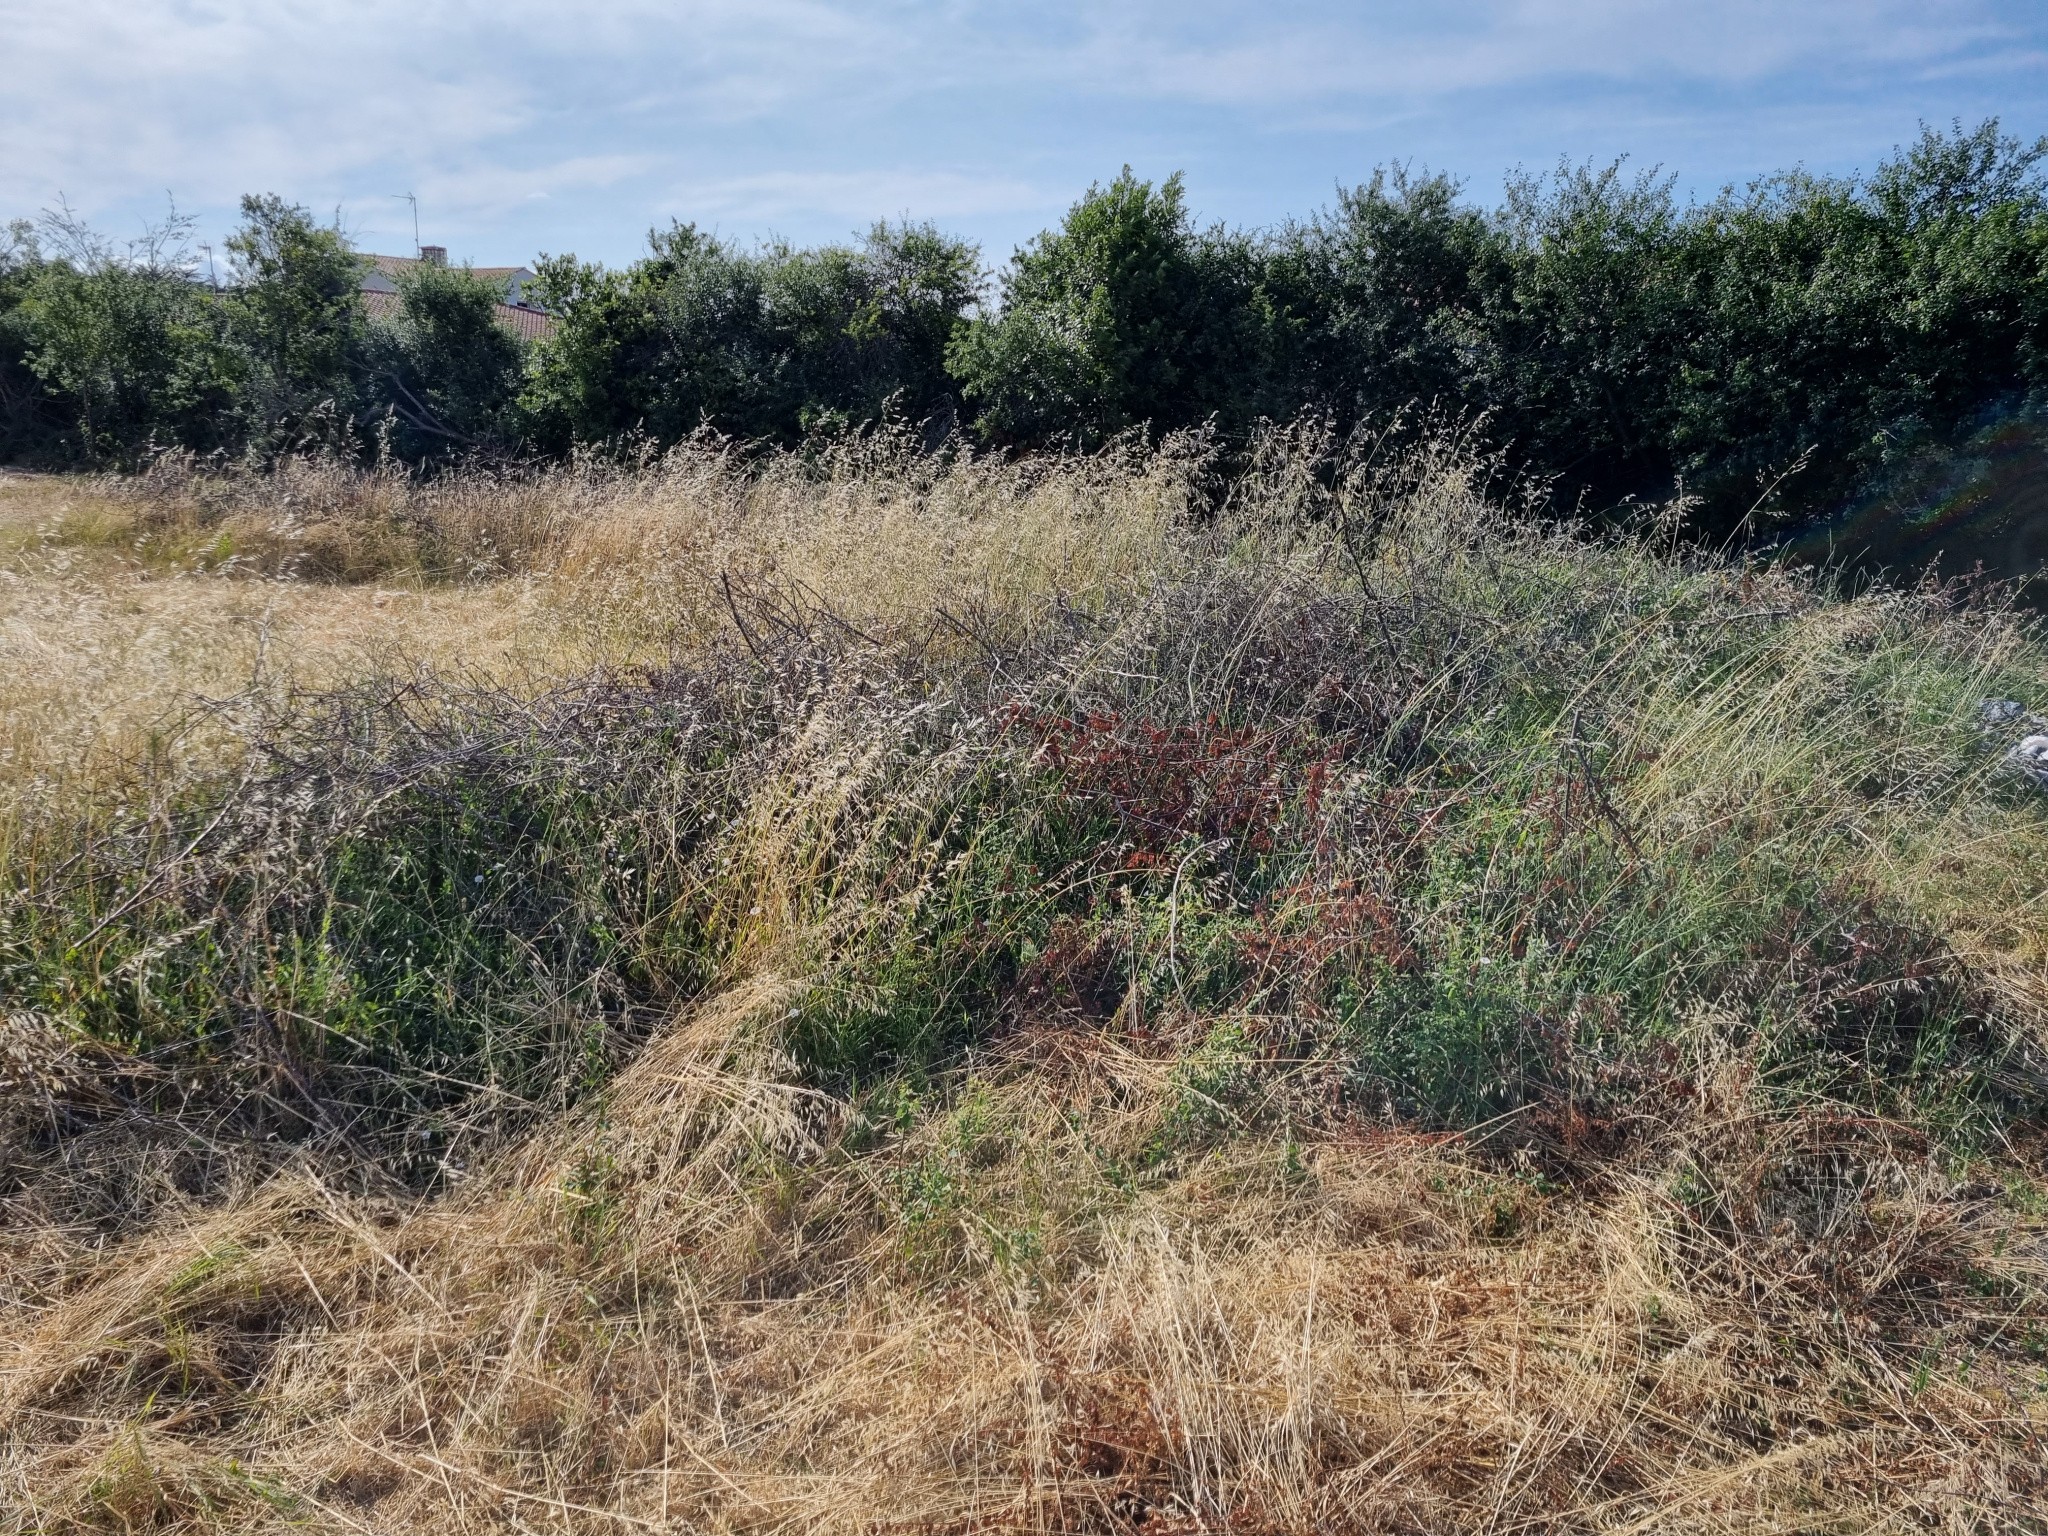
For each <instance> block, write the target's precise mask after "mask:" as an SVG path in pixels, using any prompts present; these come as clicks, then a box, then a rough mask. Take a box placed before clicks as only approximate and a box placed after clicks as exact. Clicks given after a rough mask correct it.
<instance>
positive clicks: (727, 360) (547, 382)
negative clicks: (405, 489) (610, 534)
mask: <svg viewBox="0 0 2048 1536" xmlns="http://www.w3.org/2000/svg"><path fill="white" fill-rule="evenodd" d="M2044 161H2048V141H2043V142H2041V143H2036V144H2031V145H2030V144H2023V143H2021V142H2019V141H2017V140H2015V139H2013V138H2010V137H2008V136H2006V135H2004V134H2002V133H2001V132H2000V130H1999V127H1998V124H1997V123H1996V122H1988V123H1985V124H1983V125H1982V126H1980V127H1977V128H1974V129H1965V128H1963V127H1961V126H1960V125H1957V126H1956V127H1954V128H1953V129H1951V130H1947V131H1943V130H1936V129H1927V130H1923V132H1922V134H1921V136H1920V137H1919V139H1918V140H1916V141H1915V142H1914V143H1913V144H1911V145H1908V146H1906V147H1905V148H1904V149H1902V150H1901V151H1899V152H1898V153H1896V154H1895V155H1894V156H1893V157H1892V158H1891V159H1889V160H1887V161H1885V162H1884V163H1883V164H1882V165H1880V166H1879V168H1878V169H1877V171H1876V172H1875V173H1873V174H1872V175H1870V176H1868V177H1866V178H1842V177H1823V176H1813V175H1808V174H1805V173H1803V172H1794V173H1790V174H1786V175H1781V176H1777V177H1772V178H1767V179H1765V180H1763V181H1760V182H1758V183H1756V184H1755V185H1752V186H1750V187H1747V188H1743V189H1733V188H1731V189H1728V190H1726V191H1724V192H1723V193H1721V194H1720V195H1719V196H1718V197H1715V198H1713V199H1710V200H1708V201H1706V202H1703V203H1691V204H1681V203H1680V201H1679V200H1678V199H1677V198H1676V196H1675V195H1674V192H1673V181H1672V179H1671V178H1670V177H1668V176H1663V175H1659V174H1657V173H1655V172H1647V173H1641V174H1636V173H1631V172H1629V171H1628V169H1627V168H1626V167H1625V166H1624V165H1622V164H1615V165H1611V166H1606V167H1601V166H1595V165H1583V166H1575V165H1570V164H1565V165H1561V166H1559V167H1558V168H1557V170H1556V171H1554V172H1553V173H1551V174H1549V175H1547V176H1518V177H1516V178H1514V179H1512V180H1511V181H1510V184H1509V187H1508V191H1507V196H1506V199H1505V201H1504V202H1503V204H1502V205H1501V206H1500V207H1498V208H1495V209H1490V210H1489V209H1485V208H1482V207H1479V206H1476V205H1474V204H1473V203H1471V202H1469V201H1468V200H1466V198H1465V197H1464V196H1463V193H1462V191H1461V189H1460V187H1459V185H1458V184H1457V183H1456V182H1455V181H1452V180H1451V179H1449V178H1447V177H1444V176H1441V175H1431V174H1428V173H1415V172H1411V171H1410V170H1409V169H1407V168H1405V167H1394V168H1391V169H1386V170H1382V171H1379V172H1376V173H1374V174H1373V175H1372V176H1371V177H1370V178H1369V179H1368V180H1367V181H1366V182H1365V183H1363V184H1362V185H1360V186H1358V187H1355V188H1350V189H1345V190H1342V191H1340V192H1339V194H1338V196H1337V198H1336V201H1335V203H1334V204H1333V205H1332V206H1331V207H1330V208H1327V209H1325V210H1323V211H1322V212H1319V213H1317V214H1314V215H1312V216H1310V217H1308V218H1306V219H1302V220H1297V221H1293V222H1290V223H1288V224H1285V225H1283V226H1281V227H1279V228H1277V229H1273V230H1270V231H1265V232H1245V231H1237V230H1230V229H1225V228H1221V227H1204V226H1202V225H1199V224H1198V223H1197V222H1196V221H1195V219H1194V218H1193V216H1192V215H1191V213H1190V212H1189V209H1188V206H1187V201H1186V196H1185V192H1184V189H1183V186H1182V183H1181V180H1180V178H1179V177H1178V176H1174V177H1169V178H1167V179H1166V180H1165V181H1163V182H1160V183H1156V184H1155V183H1152V182H1148V181H1145V180H1142V179H1140V178H1139V177H1137V176H1135V175H1134V174H1133V173H1132V172H1131V171H1130V170H1129V169H1128V168H1126V169H1125V170H1124V171H1123V172H1122V174H1121V175H1119V176H1118V177H1117V178H1116V179H1115V180H1113V181H1111V182H1110V183H1108V184H1107V185H1097V186H1094V187H1091V188H1090V189H1089V191H1088V193H1087V194H1086V195H1085V196H1084V197H1082V198H1081V199H1080V200H1079V201H1078V202H1076V203H1075V204H1074V205H1073V207H1072V208H1070V209H1069V210H1068V212H1067V214H1066V216H1065V218H1064V219H1063V220H1062V221H1061V222H1060V224H1059V225H1058V226H1057V227H1056V228H1054V229H1051V230H1048V231H1046V232H1045V233H1043V234H1041V235H1039V236H1038V237H1037V238H1036V239H1034V240H1032V241H1031V242H1029V243H1028V244H1026V245H1025V246H1024V247H1023V248H1022V249H1020V250H1018V251H1017V252H1015V254H1014V255H1013V256H1012V258H1011V260H1010V261H1009V263H1008V264H1007V265H1006V266H1005V267H1004V268H1003V270H1002V271H1001V272H1000V273H999V274H995V276H996V279H997V281H996V283H995V300H994V302H993V303H989V304H987V305H985V306H984V303H983V300H984V296H985V291H986V283H985V278H984V275H983V273H982V272H981V271H980V270H979V256H978V253H977V252H976V250H975V249H974V247H972V246H971V245H968V244H965V243H963V242H961V241H958V240H954V239H951V238H949V237H947V236H945V235H943V234H941V233H940V232H939V231H938V230H937V229H935V228H933V227H932V226H930V225H925V224H909V223H906V224H878V225H876V226H874V227H873V228H872V229H871V230H870V231H868V233H867V234H866V235H865V236H864V237H862V238H861V239H859V240H856V241H853V242H851V243H847V244H842V245H827V246H822V247H818V248H812V249H804V248H798V247H795V246H792V245H789V244H787V243H781V242H777V243H771V244H768V245H765V246H760V247H751V248H749V247H741V246H738V245H735V244H733V243H732V242H730V241H726V240H722V239H720V238H718V237H716V236H714V235H711V234H708V233H706V232H705V231H703V230H701V229H699V228H698V227H697V226H695V225H691V224H675V225H672V226H671V227H669V228H668V229H666V230H662V231H658V232H656V233H655V234H654V235H653V236H652V237H651V240H650V246H649V250H648V253H647V255H646V256H644V257H643V258H641V259H640V260H638V261H635V262H633V263H631V264H629V265H627V266H625V267H623V268H619V269H610V268H606V267H604V266H602V265H599V264H597V263H592V262H584V261H579V260H578V259H577V258H575V257H574V256H562V257H556V258H551V259H545V260H543V261H541V262H540V264H539V278H538V281H537V282H536V283H535V284H534V285H533V287H532V289H531V290H530V292H531V295H532V296H534V297H537V298H538V300H539V301H540V302H541V303H542V304H543V305H544V306H546V307H547V308H548V309H549V310H550V311H552V313H553V315H554V328H553V332H552V334H551V335H549V336H548V337H547V338H546V339H545V340H543V341H542V342H540V343H539V344H537V345H534V346H532V347H530V348H528V347H524V346H522V345H521V344H520V343H519V342H518V341H517V340H516V339H515V338H513V337H512V336H510V335H509V334H507V333H506V332H504V331H503V330H502V329H501V328H500V327H499V326H498V325H497V324H496V322H495V320H494V319H493V314H494V311H493V308H492V302H493V299H494V298H495V297H497V296H496V295H494V294H492V293H490V292H489V291H487V290H486V289H485V288H484V287H482V286H481V285H479V284H478V283H476V282H475V281H474V279H473V278H471V277H468V276H465V275H464V274H463V273H460V272H453V271H449V272H441V271H434V270H431V269H425V268H422V269H420V270H419V271H417V272H415V273H414V274H413V275H412V276H410V277H408V278H407V279H406V281H405V283H404V284H402V285H401V286H402V292H401V295H400V300H399V304H398V307H397V313H396V314H395V315H394V316H391V317H388V318H384V319H378V320H372V319H370V318H369V317H367V316H366V315H365V314H364V311H363V307H362V303H361V299H360V296H359V293H358V288H359V285H360V277H361V261H362V258H360V257H359V256H357V255H356V254H355V253H354V252H352V251H351V250H350V249H349V246H348V242H347V241H346V240H345V239H344V238H343V236H342V235H341V233H340V231H339V230H338V229H335V228H333V227H329V226H324V225H321V224H319V223H317V222H316V221H314V220H313V219H312V217H311V216H310V215H309V214H308V213H307V212H306V211H305V210H304V209H302V208H299V207H296V206H294V205H292V204H289V203H287V202H285V201H284V200H282V199H280V198H277V197H274V196H266V197H252V198H248V199H245V200H244V202H243V205H242V217H243V224H242V227H241V229H240V230H239V231H238V232H237V233H236V234H235V235H234V236H232V237H231V238H230V239H229V240H228V242H227V249H228V252H229V255H230V258H231V259H230V270H229V276H230V281H229V282H228V283H227V284H226V285H225V286H224V287H222V288H219V289H213V288H209V287H207V286H205V285H201V284H198V283H195V282H194V281H193V280H192V276H193V272H192V264H191V262H190V260H189V258H188V257H187V255H186V254H185V251H184V245H183V238H182V237H183V235H184V233H185V228H186V226H185V225H184V224H183V223H182V221H177V220H175V219H174V220H173V221H172V224H171V225H167V226H165V228H164V229H161V230H157V231H152V232H151V233H150V234H148V235H146V236H145V238H144V239H143V240H141V241H139V242H137V243H135V244H133V245H131V246H129V247H127V248H126V249H124V250H116V249H114V248H112V247H111V246H108V245H106V244H105V243H103V242H100V241H98V240H97V239H96V238H95V237H93V236H91V235H90V233H89V232H88V231H85V230H84V229H83V227H82V226H80V225H79V224H78V223H77V222H76V221H75V220H72V219H70V218H69V216H68V214H60V215H59V216H57V217H55V218H52V219H46V220H45V223H44V225H43V227H42V228H41V229H39V230H29V229H27V228H25V227H23V226H15V228H14V233H13V234H12V235H11V236H10V239H9V243H8V244H7V246H6V248H5V251H4V253H0V454H5V455H6V456H8V457H11V458H37V457H40V458H44V459H54V460H69V461H74V462H81V461H82V462H129V461H132V460H134V459H135V458H136V457H137V456H139V455H141V454H143V453H145V452H146V451H148V449H149V447H150V446H151V445H153V444H154V445H162V446H170V445H176V446H181V447H185V448H191V449H196V450H201V451H210V450H222V451H233V452H246V453H252V454H255V455H258V456H259V457H267V456H274V455H276V454H279V453H284V452H293V451H300V450H304V449H309V448H316V449H320V450H322V451H332V452H343V453H348V452H370V451H374V450H375V448H376V445H377V444H378V443H379V442H383V443H385V444H387V445H388V446H389V447H391V448H392V449H393V450H394V451H396V452H398V453H400V454H401V455H402V456H404V457H405V458H407V459H409V460H413V461H415V462H422V463H424V462H428V461H433V460H438V459H444V458H447V457H449V456H451V455H454V456H460V455H465V454H474V453H493V454H504V453H566V452H569V451H571V450H573V449H575V448H577V447H579V446H587V445H599V444H607V443H611V444H623V443H627V442H633V443H652V444H654V445H657V446H658V445H661V444H666V443H672V442H675V441H678V440H680V439H682V438H684V437H687V436H688V435H690V434H691V433H693V432H696V431H697V430H699V429H700V428H704V427H710V428H713V429H715V430H717V431H719V432H722V433H725V434H728V435H730V436H733V437H735V438H737V439H740V440H742V441H747V442H754V443H767V444H791V443H795V442H798V441H800V440H802V439H804V438H806V437H809V436H813V435H817V434H827V435H830V434H835V433H844V432H848V431H853V430H858V429H860V428H862V427H864V426H866V425H868V424H871V423H875V422H878V421H881V420H883V419H884V418H891V417H893V418H895V419H898V420H901V421H904V422H908V423H913V424H914V423H925V424H927V425H928V426H929V427H930V429H931V431H932V432H933V434H934V435H940V434H943V433H944V432H946V431H949V430H951V429H952V428H954V427H955V426H956V425H957V426H960V427H962V428H965V429H966V430H968V431H970V432H972V433H973V434H974V435H976V436H977V437H978V438H979V439H980V440H981V441H983V442H984V443H986V444H989V445H992V446H995V447H998V448H1001V449H1003V450H1005V451H1017V450H1027V449H1031V448H1034V447H1040V446H1055V445H1068V446H1082V447H1087V446H1092V445H1095V444H1099V443H1101V442H1104V441H1106V440H1108V439H1110V438H1112V437H1114V436H1116V435H1118V434H1120V433H1126V432H1132V431H1141V432H1143V431H1149V432H1151V433H1154V434H1159V433H1164V432H1167V431H1171V430H1175V429H1179V428H1185V427H1190V426H1195V425H1199V424H1203V423H1212V424H1213V425H1214V426H1215V428H1216V429H1217V430H1218V432H1219V434H1220V436H1221V438H1222V440H1223V441H1224V442H1225V443H1226V444H1229V443H1231V442H1233V441H1240V440H1242V439H1243V437H1244V434H1246V433H1247V432H1248V431H1249V430H1250V429H1251V428H1252V427H1253V426H1254V425H1255V424H1256V423H1257V422H1258V421H1260V420H1261V419H1269V420H1284V419H1289V418H1292V417H1295V416H1298V415H1300V414H1302V413H1314V414H1317V415H1320V416H1322V417H1324V418H1326V419H1328V420H1329V421H1330V422H1331V423H1332V424H1333V425H1334V426H1335V427H1336V428H1337V429H1338V430H1339V431H1340V432H1341V431H1349V430H1351V429H1353V428H1354V427H1357V426H1359V425H1360V424H1362V423H1380V424H1384V423H1386V422H1387V421H1389V420H1392V419H1394V418H1396V417H1398V416H1399V415H1400V414H1401V413H1402V412H1403V411H1405V410H1407V409H1408V408H1410V407H1414V406H1421V407H1425V408H1433V409H1434V410H1435V411H1437V412H1438V413H1439V414H1441V413H1450V414H1453V415H1459V416H1462V417H1464V418H1465V419H1466V420H1467V421H1468V422H1469V423H1470V424H1471V426H1472V430H1473V431H1475V432H1477V433H1479V434H1481V435H1482V436H1483V437H1485V438H1486V439H1487V440H1489V441H1490V443H1491V445H1492V446H1494V447H1496V448H1498V449H1500V450H1501V451H1502V452H1503V453H1505V454H1506V455H1507V456H1508V458H1509V460H1510V461H1511V462H1513V463H1515V464H1517V465H1519V466H1521V467H1523V468H1526V469H1528V470H1531V471H1533V472H1534V473H1535V474H1536V475H1537V476H1538V477H1541V478H1545V479H1548V480H1549V481H1550V482H1552V483H1553V485H1554V487H1555V496H1556V498H1557V499H1558V501H1559V502H1560V503H1561V504H1564V505H1581V506H1587V507H1591V508H1596V509H1597V508H1607V507H1617V506H1624V505H1626V504H1627V503H1628V501H1629V500H1630V498H1633V497H1643V498H1662V497H1666V496H1669V495H1670V494H1672V493H1673V492H1674V491H1675V490H1677V489H1679V488H1680V487H1683V488H1684V489H1685V490H1686V491H1688V492H1690V493H1692V494H1693V496H1694V497H1695V503H1694V504H1695V505H1696V507H1697V509H1698V510H1697V516H1698V518H1699V521H1700V525H1701V527H1702V529H1703V530H1706V531H1712V532H1726V531H1730V530H1733V529H1738V528H1740V527H1742V526H1744V525H1745V523H1746V521H1747V518H1748V515H1749V513H1750V511H1751V509H1752V508H1753V507H1754V506H1755V504H1756V503H1757V502H1758V500H1759V497H1760V495H1762V494H1763V493H1764V492H1765V491H1766V490H1769V489H1770V488H1772V487H1778V488H1779V489H1778V492H1777V499H1778V500H1779V501H1780V502H1781V503H1782V504H1783V506H1784V507H1785V508H1786V509H1789V510H1809V511H1810V510H1816V509H1826V508H1830V507H1833V506H1837V505H1839V504H1840V503H1841V502H1842V501H1843V500H1844V499H1845V498H1848V497H1851V496H1853V495H1856V494H1858V493H1859V492H1860V491H1863V490H1867V489H1869V488H1870V487H1872V486H1875V485H1878V484H1881V483H1882V482H1884V480H1885V479H1886V477H1888V476H1892V475H1895V474H1897V473H1898V472H1899V471H1900V469H1901V467H1902V466H1906V465H1910V464H1912V463H1913V462H1915V461H1916V456H1920V455H1924V454H1926V453H1928V452H1930V451H1936V450H1938V449H1939V448H1940V446H1941V445H1942V444H1943V443H1945V442H1949V441H1953V440H1954V439H1955V438H1956V437H1957V436H1958V435H1959V434H1962V433H1966V432H1967V431H1968V430H1970V429H1971V428H1972V427H1973V426H1974V425H1975V424H1977V423H1978V422H1979V421H1980V420H1981V419H1982V418H1983V417H1984V416H1985V415H1986V414H1987V413H1990V412H1997V411H2003V410H2010V409H2014V408H2018V407H2023V406H2025V405H2026V404H2027V402H2029V401H2030V400H2032V401H2037V402H2038V401H2039V399H2040V397H2041V392H2042V391H2043V390H2044V389H2048V181H2044V175H2043V167H2044ZM1795 469H1796V470H1797V471H1798V472H1797V473H1796V474H1794V475H1792V476H1791V478H1790V479H1789V480H1787V479H1786V476H1787V474H1788V472H1790V471H1793V470H1795Z"/></svg>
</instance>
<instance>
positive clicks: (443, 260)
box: [420, 245, 448, 267]
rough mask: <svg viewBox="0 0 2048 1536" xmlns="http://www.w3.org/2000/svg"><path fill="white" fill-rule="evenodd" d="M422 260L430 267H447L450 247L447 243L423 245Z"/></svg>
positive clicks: (421, 250) (421, 249)
mask: <svg viewBox="0 0 2048 1536" xmlns="http://www.w3.org/2000/svg"><path fill="white" fill-rule="evenodd" d="M420 260H421V261H424V262H425V263H426V264H427V265H428V266H430V267H445V266H447V265H448V247H447V246H445V245H423V246H421V247H420Z"/></svg>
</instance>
